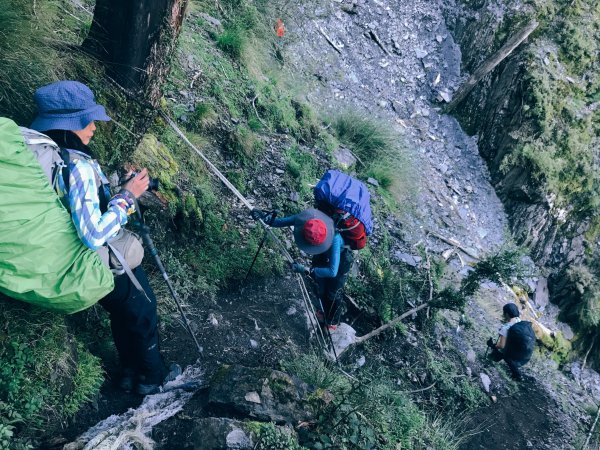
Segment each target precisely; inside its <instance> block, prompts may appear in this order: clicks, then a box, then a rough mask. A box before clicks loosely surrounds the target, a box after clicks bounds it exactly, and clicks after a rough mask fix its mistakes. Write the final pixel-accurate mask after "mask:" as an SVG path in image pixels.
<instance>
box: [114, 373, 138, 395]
mask: <svg viewBox="0 0 600 450" xmlns="http://www.w3.org/2000/svg"><path fill="white" fill-rule="evenodd" d="M134 380H135V371H134V370H133V369H131V368H129V367H125V368H124V369H123V371H122V372H121V378H120V379H119V382H118V383H117V386H119V389H121V390H123V391H125V392H127V393H128V394H129V393H130V392H131V391H132V390H133V383H134Z"/></svg>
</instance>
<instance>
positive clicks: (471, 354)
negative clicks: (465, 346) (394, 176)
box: [467, 349, 477, 362]
mask: <svg viewBox="0 0 600 450" xmlns="http://www.w3.org/2000/svg"><path fill="white" fill-rule="evenodd" d="M476 358H477V355H476V354H475V352H474V351H473V349H469V351H468V352H467V361H469V362H475V359H476Z"/></svg>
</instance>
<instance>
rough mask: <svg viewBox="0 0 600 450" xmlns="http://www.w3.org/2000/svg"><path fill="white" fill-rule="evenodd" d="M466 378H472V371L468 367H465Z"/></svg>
mask: <svg viewBox="0 0 600 450" xmlns="http://www.w3.org/2000/svg"><path fill="white" fill-rule="evenodd" d="M467 376H468V377H469V378H471V377H472V376H473V371H472V370H471V368H470V367H467Z"/></svg>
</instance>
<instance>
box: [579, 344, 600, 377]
mask: <svg viewBox="0 0 600 450" xmlns="http://www.w3.org/2000/svg"><path fill="white" fill-rule="evenodd" d="M595 343H596V336H594V339H592V345H590V348H588V349H587V352H585V356H584V357H583V362H582V363H581V372H579V379H578V380H577V381H578V382H579V384H580V385H581V378H582V377H583V370H584V369H585V363H586V362H587V359H588V356H590V352H591V351H592V348H593V347H594V344H595Z"/></svg>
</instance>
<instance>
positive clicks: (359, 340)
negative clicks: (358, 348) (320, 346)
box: [338, 302, 429, 358]
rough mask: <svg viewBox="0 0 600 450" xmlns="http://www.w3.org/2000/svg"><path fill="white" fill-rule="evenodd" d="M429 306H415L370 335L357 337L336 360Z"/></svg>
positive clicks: (423, 304) (427, 304) (425, 304)
mask: <svg viewBox="0 0 600 450" xmlns="http://www.w3.org/2000/svg"><path fill="white" fill-rule="evenodd" d="M428 306H429V303H428V302H427V303H422V304H420V305H419V306H417V307H416V308H413V309H410V310H408V311H406V312H405V313H404V314H401V315H399V316H398V317H396V318H395V319H392V320H390V321H389V322H388V323H386V324H385V325H382V326H380V327H379V328H375V329H374V330H373V331H371V332H370V333H367V334H365V335H364V336H359V337H357V338H356V339H355V340H354V342H352V343H351V344H350V345H348V347H346V348H345V349H343V350H341V351H340V352H339V353H338V358H339V357H340V356H342V354H343V353H344V352H345V351H346V350H348V349H349V348H350V347H352V346H354V345H358V344H362V343H363V342H365V341H368V340H369V339H371V338H372V337H375V336H378V335H380V334H381V333H383V332H384V331H385V330H387V329H389V328H392V327H394V326H396V325H397V324H399V323H400V322H401V321H402V320H403V319H406V318H407V317H408V316H411V315H413V314H415V313H417V312H419V311H421V310H422V309H423V308H427V307H428Z"/></svg>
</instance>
